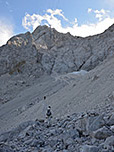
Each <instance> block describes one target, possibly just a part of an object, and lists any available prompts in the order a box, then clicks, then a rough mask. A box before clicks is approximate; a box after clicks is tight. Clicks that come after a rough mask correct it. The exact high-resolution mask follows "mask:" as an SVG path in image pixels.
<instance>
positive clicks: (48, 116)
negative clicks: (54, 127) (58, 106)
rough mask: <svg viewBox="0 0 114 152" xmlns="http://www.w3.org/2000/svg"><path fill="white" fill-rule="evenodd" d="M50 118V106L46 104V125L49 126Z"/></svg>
mask: <svg viewBox="0 0 114 152" xmlns="http://www.w3.org/2000/svg"><path fill="white" fill-rule="evenodd" d="M51 118H52V112H51V106H48V108H47V112H46V119H47V123H48V125H47V126H48V127H50V126H51Z"/></svg>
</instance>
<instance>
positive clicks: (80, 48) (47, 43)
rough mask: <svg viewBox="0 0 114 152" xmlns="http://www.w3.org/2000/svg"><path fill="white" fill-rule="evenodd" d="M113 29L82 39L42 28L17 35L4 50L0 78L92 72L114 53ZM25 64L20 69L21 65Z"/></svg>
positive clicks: (1, 53) (1, 54)
mask: <svg viewBox="0 0 114 152" xmlns="http://www.w3.org/2000/svg"><path fill="white" fill-rule="evenodd" d="M113 29H114V25H112V26H111V27H110V28H109V29H108V30H106V31H105V32H104V33H102V34H100V35H96V36H91V37H87V38H81V37H73V36H72V35H70V34H69V33H67V34H62V33H59V32H57V31H56V30H55V29H53V28H50V27H47V26H38V27H37V28H36V29H35V30H34V32H33V33H30V32H27V33H25V34H20V35H17V36H14V37H12V38H11V39H10V40H9V41H8V42H7V44H6V45H4V46H3V47H0V67H2V68H0V75H2V74H4V73H12V74H14V73H15V74H18V73H19V72H18V71H21V72H20V73H23V74H25V73H26V74H27V75H35V76H36V75H37V76H41V75H42V74H43V73H48V74H51V73H53V72H56V73H61V74H62V73H68V72H72V71H79V70H81V69H83V70H91V69H93V68H94V67H96V66H97V65H98V64H100V63H102V62H103V61H104V59H106V58H107V57H110V56H112V55H113V54H114V43H113V41H114V35H113ZM23 61H24V64H23V65H21V66H19V70H17V68H16V67H17V65H20V63H21V62H23ZM14 69H15V70H14ZM11 71H12V72H11Z"/></svg>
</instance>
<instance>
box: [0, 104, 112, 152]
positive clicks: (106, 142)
mask: <svg viewBox="0 0 114 152" xmlns="http://www.w3.org/2000/svg"><path fill="white" fill-rule="evenodd" d="M6 151H7V152H18V151H19V152H114V106H112V105H106V106H105V107H104V108H103V107H102V109H99V108H94V109H93V110H91V111H87V112H84V113H83V112H82V113H74V114H72V115H68V116H66V117H63V118H60V119H53V118H52V119H51V120H50V121H49V120H48V119H45V120H43V119H42V120H41V119H40V120H39V119H36V120H35V121H28V122H24V123H22V124H20V125H19V126H18V127H17V128H15V129H13V130H11V131H9V132H6V133H3V134H2V135H1V136H0V152H6Z"/></svg>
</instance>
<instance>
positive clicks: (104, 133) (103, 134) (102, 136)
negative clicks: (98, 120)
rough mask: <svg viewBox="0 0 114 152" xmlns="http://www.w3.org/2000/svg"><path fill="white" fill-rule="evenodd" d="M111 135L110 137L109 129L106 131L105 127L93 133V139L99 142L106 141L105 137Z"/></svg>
mask: <svg viewBox="0 0 114 152" xmlns="http://www.w3.org/2000/svg"><path fill="white" fill-rule="evenodd" d="M111 135H112V132H111V131H110V130H109V129H107V128H106V127H105V126H104V127H102V128H100V129H98V130H96V131H95V132H94V137H95V138H97V139H99V140H100V139H106V138H107V137H109V136H111Z"/></svg>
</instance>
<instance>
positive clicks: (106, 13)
mask: <svg viewBox="0 0 114 152" xmlns="http://www.w3.org/2000/svg"><path fill="white" fill-rule="evenodd" d="M88 13H94V14H95V17H96V18H97V19H98V20H99V21H102V20H103V19H105V18H107V17H109V13H110V11H109V10H104V9H101V10H93V9H91V8H88Z"/></svg>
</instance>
